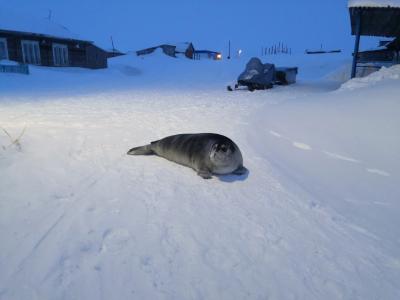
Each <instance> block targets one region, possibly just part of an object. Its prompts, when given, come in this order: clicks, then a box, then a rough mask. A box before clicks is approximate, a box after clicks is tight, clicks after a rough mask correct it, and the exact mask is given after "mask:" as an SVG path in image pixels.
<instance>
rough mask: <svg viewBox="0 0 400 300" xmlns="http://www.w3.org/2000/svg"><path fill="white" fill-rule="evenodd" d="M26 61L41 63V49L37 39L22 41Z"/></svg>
mask: <svg viewBox="0 0 400 300" xmlns="http://www.w3.org/2000/svg"><path fill="white" fill-rule="evenodd" d="M21 45H22V54H23V58H24V63H26V64H32V65H40V49H39V42H37V41H21Z"/></svg>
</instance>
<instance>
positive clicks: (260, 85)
mask: <svg viewBox="0 0 400 300" xmlns="http://www.w3.org/2000/svg"><path fill="white" fill-rule="evenodd" d="M297 72H298V69H297V68H296V67H293V68H275V65H274V64H263V63H262V62H261V60H260V59H259V58H257V57H253V58H251V59H250V61H249V62H248V63H247V65H246V69H245V70H244V72H242V73H241V74H240V75H239V77H238V79H237V83H236V84H235V85H234V88H232V87H231V86H230V85H228V86H227V89H228V91H233V90H238V89H240V87H241V86H244V87H246V88H247V89H248V90H249V91H250V92H253V91H254V90H265V89H270V88H272V87H273V85H274V84H279V85H287V84H292V83H295V82H296V75H297Z"/></svg>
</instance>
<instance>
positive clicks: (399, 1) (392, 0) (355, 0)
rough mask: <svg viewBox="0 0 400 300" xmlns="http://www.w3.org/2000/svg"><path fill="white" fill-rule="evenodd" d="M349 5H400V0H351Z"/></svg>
mask: <svg viewBox="0 0 400 300" xmlns="http://www.w3.org/2000/svg"><path fill="white" fill-rule="evenodd" d="M349 7H399V8H400V0H349Z"/></svg>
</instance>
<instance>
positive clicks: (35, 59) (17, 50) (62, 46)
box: [0, 11, 107, 69]
mask: <svg viewBox="0 0 400 300" xmlns="http://www.w3.org/2000/svg"><path fill="white" fill-rule="evenodd" d="M18 18H19V16H16V17H11V16H9V15H8V14H6V13H5V12H4V11H1V12H0V59H9V60H13V61H17V62H21V63H25V64H32V65H41V66H54V67H84V68H92V69H99V68H107V52H106V51H104V50H103V49H101V48H99V47H97V46H96V45H95V44H94V43H93V42H91V41H88V40H83V39H80V38H79V37H77V36H75V35H74V34H72V33H71V32H69V31H68V30H67V29H66V28H65V27H63V26H60V25H58V24H55V23H54V22H52V21H51V20H49V19H42V20H25V19H24V20H21V19H20V18H19V19H18Z"/></svg>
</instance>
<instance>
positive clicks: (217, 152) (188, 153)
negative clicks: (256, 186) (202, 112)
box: [127, 133, 247, 179]
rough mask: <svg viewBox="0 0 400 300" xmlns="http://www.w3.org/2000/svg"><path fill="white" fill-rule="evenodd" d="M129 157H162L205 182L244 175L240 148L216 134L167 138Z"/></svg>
mask: <svg viewBox="0 0 400 300" xmlns="http://www.w3.org/2000/svg"><path fill="white" fill-rule="evenodd" d="M127 154H129V155H158V156H160V157H163V158H166V159H168V160H170V161H173V162H176V163H178V164H180V165H184V166H187V167H190V168H192V169H194V170H195V171H196V172H197V174H198V175H199V176H201V177H203V178H204V179H209V178H211V177H212V174H216V175H226V174H235V175H243V174H245V173H247V169H246V168H245V167H244V166H243V157H242V153H241V152H240V150H239V147H238V146H237V145H236V144H235V143H234V142H233V141H232V140H230V139H229V138H227V137H226V136H223V135H220V134H216V133H196V134H177V135H172V136H167V137H165V138H163V139H161V140H158V141H154V142H151V143H150V144H148V145H144V146H140V147H135V148H132V149H130V150H129V151H128V153H127Z"/></svg>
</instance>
